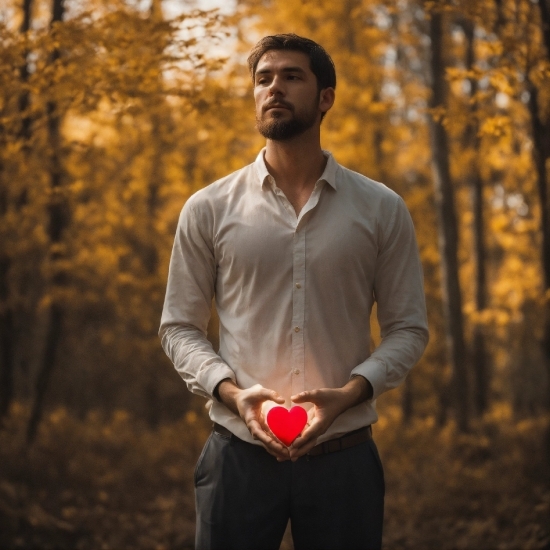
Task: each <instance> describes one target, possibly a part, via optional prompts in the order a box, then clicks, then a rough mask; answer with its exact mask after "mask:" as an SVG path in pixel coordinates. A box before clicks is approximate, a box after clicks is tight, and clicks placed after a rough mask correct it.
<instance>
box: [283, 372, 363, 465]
mask: <svg viewBox="0 0 550 550" xmlns="http://www.w3.org/2000/svg"><path fill="white" fill-rule="evenodd" d="M371 398H372V386H371V384H370V382H369V381H368V380H367V379H366V378H363V377H362V376H354V377H353V378H352V379H351V380H350V381H349V382H348V383H347V384H346V385H345V386H344V387H343V388H322V389H319V390H313V391H304V392H302V393H299V394H297V395H293V396H292V397H291V398H290V399H291V400H292V401H293V402H294V403H313V405H314V407H313V417H312V418H311V419H310V421H309V424H308V425H307V426H306V428H305V430H304V431H303V432H302V435H300V437H298V438H296V439H295V440H294V443H292V445H291V446H290V448H289V449H290V459H291V460H292V461H293V462H294V461H296V460H297V459H298V458H300V457H301V456H303V455H305V454H307V453H308V452H309V451H311V449H313V447H315V445H316V444H317V438H318V437H319V436H321V435H323V434H324V433H325V432H326V431H327V430H328V429H329V427H330V426H331V425H332V423H333V422H334V421H335V420H336V418H337V417H338V416H340V415H341V414H342V413H343V412H344V411H346V410H348V409H349V408H351V407H354V406H355V405H358V404H359V403H362V402H363V401H366V400H367V399H371ZM310 414H311V411H310Z"/></svg>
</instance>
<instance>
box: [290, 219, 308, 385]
mask: <svg viewBox="0 0 550 550" xmlns="http://www.w3.org/2000/svg"><path fill="white" fill-rule="evenodd" d="M306 225H307V224H305V223H301V224H299V225H298V226H297V227H296V230H295V233H294V243H293V255H292V262H293V266H292V267H293V269H292V274H293V285H294V292H293V293H292V363H293V364H292V366H291V369H292V384H291V385H292V393H293V394H296V393H300V392H302V391H304V390H305V389H306V387H305V372H304V371H305V369H304V362H305V343H304V321H305V288H304V287H303V282H304V281H305V274H306V273H305V268H306Z"/></svg>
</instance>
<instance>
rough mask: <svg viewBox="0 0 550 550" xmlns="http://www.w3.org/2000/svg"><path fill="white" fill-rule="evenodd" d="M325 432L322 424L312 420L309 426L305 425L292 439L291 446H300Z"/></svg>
mask: <svg viewBox="0 0 550 550" xmlns="http://www.w3.org/2000/svg"><path fill="white" fill-rule="evenodd" d="M324 432H325V430H324V429H323V427H322V425H321V424H320V423H319V422H315V421H313V422H312V423H311V424H310V425H309V426H307V427H306V428H305V429H304V431H303V432H302V433H301V434H300V435H299V436H298V437H297V438H296V439H295V440H294V442H293V443H292V447H294V448H301V447H303V446H304V445H307V444H308V443H309V442H310V441H313V442H314V443H313V444H314V445H315V441H316V440H317V438H318V437H319V436H320V435H322V434H323V433H324Z"/></svg>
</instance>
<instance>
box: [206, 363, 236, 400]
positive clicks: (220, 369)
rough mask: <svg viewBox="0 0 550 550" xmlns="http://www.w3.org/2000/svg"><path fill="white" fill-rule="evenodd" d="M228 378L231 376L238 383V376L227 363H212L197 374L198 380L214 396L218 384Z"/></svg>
mask: <svg viewBox="0 0 550 550" xmlns="http://www.w3.org/2000/svg"><path fill="white" fill-rule="evenodd" d="M226 378H231V380H233V382H235V384H236V383H237V377H236V376H235V373H234V372H233V370H232V369H231V368H230V367H229V366H228V365H226V364H225V363H217V364H216V365H210V366H209V367H208V369H206V370H204V371H203V372H201V373H199V375H198V376H197V382H198V383H199V384H200V385H201V386H202V387H203V388H204V389H205V390H206V393H208V395H209V396H210V397H213V398H214V399H215V397H214V390H215V389H216V386H217V385H218V384H219V383H220V382H221V381H222V380H225V379H226Z"/></svg>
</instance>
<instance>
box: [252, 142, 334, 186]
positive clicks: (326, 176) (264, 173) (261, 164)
mask: <svg viewBox="0 0 550 550" xmlns="http://www.w3.org/2000/svg"><path fill="white" fill-rule="evenodd" d="M264 153H265V147H264V148H263V149H262V150H261V151H260V152H259V154H258V156H257V157H256V161H255V162H254V165H255V168H256V173H257V174H258V178H259V180H260V183H261V184H262V185H263V184H264V183H265V182H266V179H267V177H268V176H269V175H270V174H269V172H268V170H267V167H266V165H265V159H264ZM323 155H325V157H326V158H327V164H326V166H325V169H324V171H323V173H322V174H321V177H320V178H319V181H326V182H327V183H328V184H329V185H330V186H331V187H332V188H334V189H335V190H336V189H337V181H336V173H337V172H338V163H337V162H336V160H335V159H334V157H333V156H332V154H331V153H330V152H329V151H325V150H324V149H323Z"/></svg>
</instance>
